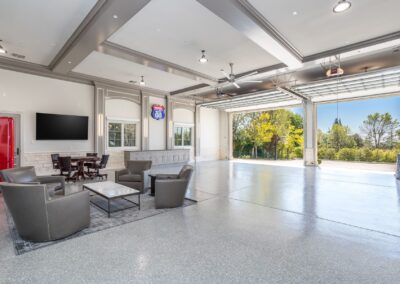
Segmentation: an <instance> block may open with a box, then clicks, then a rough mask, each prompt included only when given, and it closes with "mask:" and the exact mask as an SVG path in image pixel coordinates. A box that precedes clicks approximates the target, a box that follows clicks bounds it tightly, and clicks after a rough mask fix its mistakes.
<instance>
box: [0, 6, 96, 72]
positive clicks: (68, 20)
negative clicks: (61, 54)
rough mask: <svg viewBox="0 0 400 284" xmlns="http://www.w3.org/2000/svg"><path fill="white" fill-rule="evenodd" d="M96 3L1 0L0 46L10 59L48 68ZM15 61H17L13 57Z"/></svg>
mask: <svg viewBox="0 0 400 284" xmlns="http://www.w3.org/2000/svg"><path fill="white" fill-rule="evenodd" d="M96 2H97V1H96V0H57V1H54V0H1V1H0V27H1V28H0V39H2V40H3V41H2V43H0V44H1V45H2V46H3V47H5V48H6V50H7V54H6V55H2V56H7V57H11V58H15V57H13V56H11V54H12V53H17V54H21V55H24V56H25V59H24V60H25V61H28V62H32V63H38V64H43V65H48V64H49V63H50V62H51V60H52V59H53V58H54V57H55V56H56V54H57V52H58V51H59V50H60V49H61V48H62V47H63V45H64V44H65V43H66V41H67V40H68V38H69V37H70V36H71V35H72V33H73V32H74V31H75V29H76V28H77V27H78V26H79V24H80V23H81V22H82V21H83V19H84V18H85V16H86V15H87V14H88V13H89V12H90V10H91V9H92V8H93V6H94V5H95V4H96ZM17 59H18V58H17Z"/></svg>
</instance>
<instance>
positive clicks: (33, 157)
mask: <svg viewBox="0 0 400 284" xmlns="http://www.w3.org/2000/svg"><path fill="white" fill-rule="evenodd" d="M51 154H53V153H51V152H49V153H25V154H23V156H22V166H34V167H35V170H36V173H37V174H38V175H48V174H56V173H58V171H55V170H53V164H52V163H51ZM59 154H60V156H85V155H86V152H62V153H59Z"/></svg>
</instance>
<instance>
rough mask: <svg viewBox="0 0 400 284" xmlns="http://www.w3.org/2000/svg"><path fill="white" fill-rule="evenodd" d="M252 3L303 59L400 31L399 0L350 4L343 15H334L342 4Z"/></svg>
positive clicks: (327, 0) (326, 0) (330, 0)
mask: <svg viewBox="0 0 400 284" xmlns="http://www.w3.org/2000/svg"><path fill="white" fill-rule="evenodd" d="M249 2H250V3H251V4H252V5H253V6H254V7H255V8H256V9H257V10H258V11H259V12H260V13H261V14H262V15H263V16H264V17H265V18H266V19H267V20H268V21H269V22H270V23H271V24H272V25H273V26H274V27H275V28H276V29H277V30H278V31H279V32H280V33H281V34H282V35H283V36H284V37H285V38H286V39H287V40H289V42H291V43H292V44H293V45H294V46H295V47H296V48H297V49H298V50H299V51H300V53H301V54H302V55H303V56H307V55H311V54H315V53H319V52H322V51H326V50H330V49H334V48H338V47H341V46H345V45H348V44H352V43H356V42H360V41H363V40H367V39H371V38H374V37H378V36H381V35H385V34H389V33H392V32H397V31H400V20H399V16H398V11H399V10H400V1H399V0H383V1H382V0H381V1H379V0H361V1H360V0H350V2H351V3H352V6H351V8H350V9H349V10H347V11H345V12H343V13H334V12H333V7H334V6H335V4H336V3H338V0H301V1H299V0H279V1H276V0H249ZM294 12H296V13H294ZM294 14H296V15H294Z"/></svg>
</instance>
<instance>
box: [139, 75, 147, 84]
mask: <svg viewBox="0 0 400 284" xmlns="http://www.w3.org/2000/svg"><path fill="white" fill-rule="evenodd" d="M141 77H142V80H140V82H139V85H140V86H146V82H145V81H144V76H141Z"/></svg>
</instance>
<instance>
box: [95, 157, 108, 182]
mask: <svg viewBox="0 0 400 284" xmlns="http://www.w3.org/2000/svg"><path fill="white" fill-rule="evenodd" d="M109 158H110V155H103V156H102V157H101V161H100V163H94V166H93V169H94V170H95V171H94V172H92V176H95V177H101V178H102V179H103V178H104V177H105V178H106V179H107V177H108V174H101V173H100V170H101V169H105V168H106V167H107V163H108V159H109Z"/></svg>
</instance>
